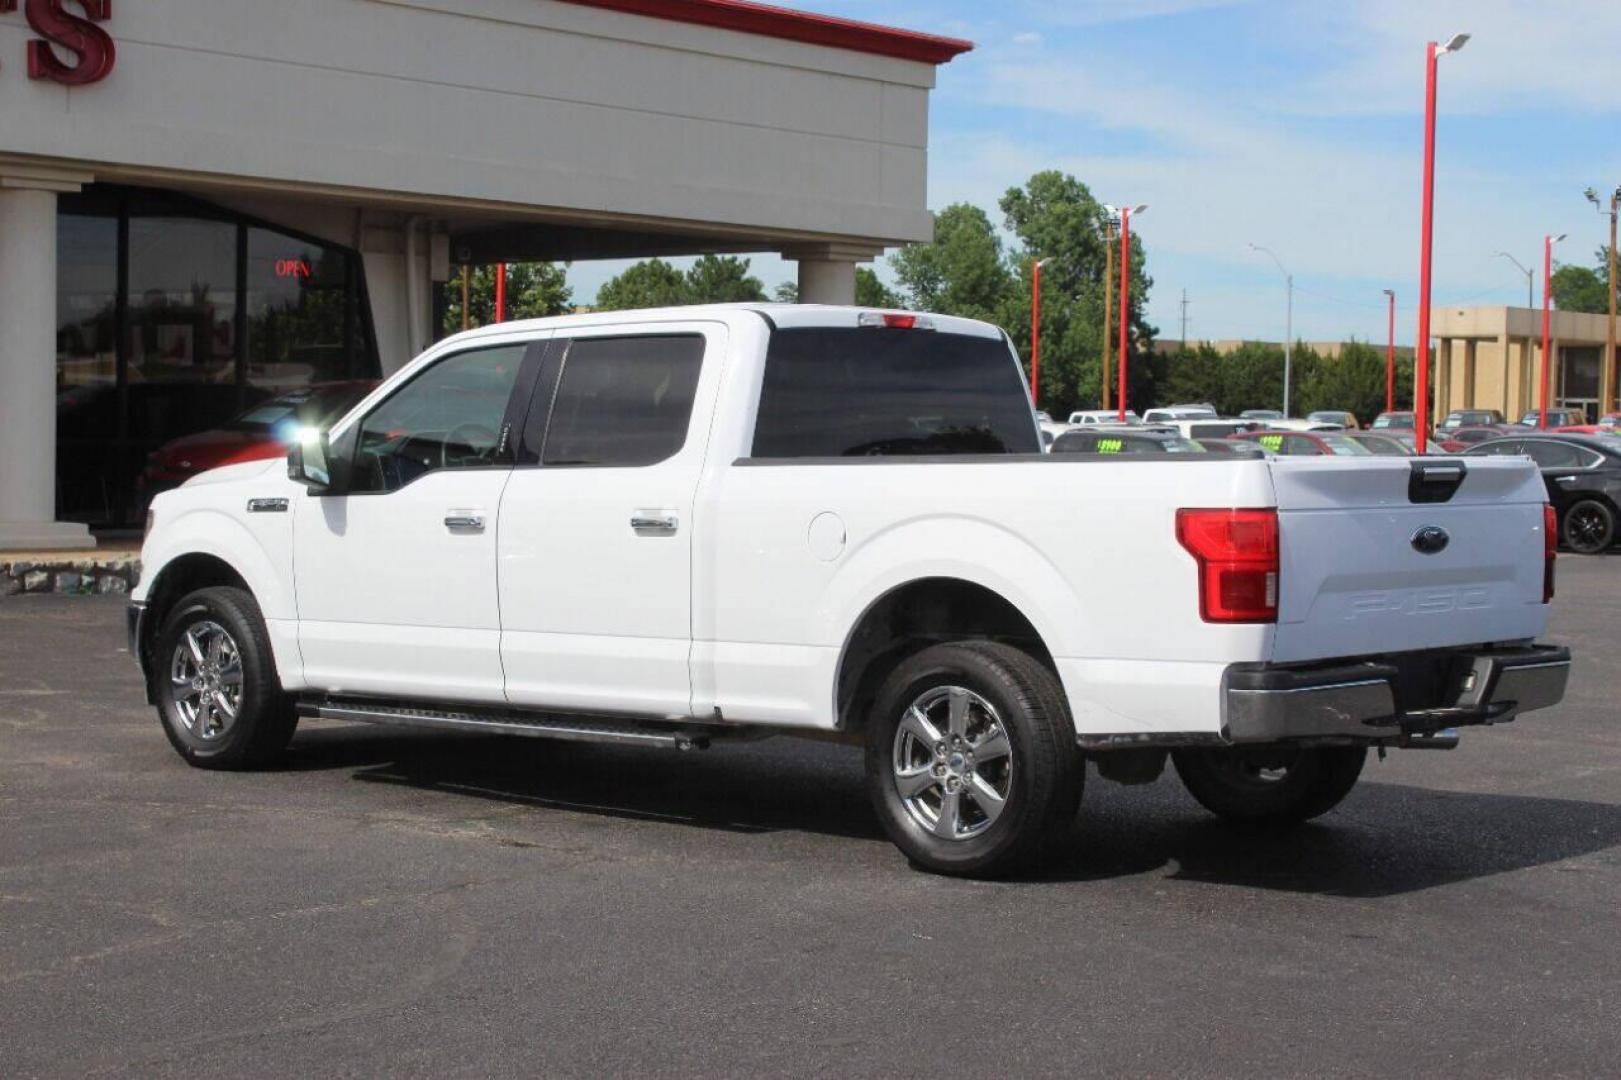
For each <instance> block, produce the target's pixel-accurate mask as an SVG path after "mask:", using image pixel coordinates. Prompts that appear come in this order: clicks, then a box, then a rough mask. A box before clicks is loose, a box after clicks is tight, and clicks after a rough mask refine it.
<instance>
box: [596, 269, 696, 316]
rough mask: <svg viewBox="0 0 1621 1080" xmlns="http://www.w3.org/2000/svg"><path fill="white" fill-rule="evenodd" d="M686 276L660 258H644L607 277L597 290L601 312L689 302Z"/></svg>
mask: <svg viewBox="0 0 1621 1080" xmlns="http://www.w3.org/2000/svg"><path fill="white" fill-rule="evenodd" d="M688 295H689V294H688V290H687V277H686V275H685V274H683V273H682V272H681V271H679V270H677V269H676V268H675V267H673V266H671V265H670V264H669V263H667V262H665V261H664V260H663V259H648V260H646V261H645V262H639V263H637V264H636V265H634V266H632V267H630V268H628V269H627V270H625V272H624V273H622V274H619V275H617V276H615V277H612V278H609V279H608V280H607V281H605V282H603V283H602V287H601V288H600V289H598V290H597V303H596V307H597V308H598V310H601V311H625V310H628V309H630V308H655V307H675V306H677V305H680V304H689V303H691V302H692V301H691V300H689V299H688Z"/></svg>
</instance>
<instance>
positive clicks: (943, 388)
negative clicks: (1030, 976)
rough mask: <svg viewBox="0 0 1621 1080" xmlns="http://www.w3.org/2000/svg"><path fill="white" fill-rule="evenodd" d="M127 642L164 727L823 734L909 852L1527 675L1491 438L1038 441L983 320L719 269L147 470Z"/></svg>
mask: <svg viewBox="0 0 1621 1080" xmlns="http://www.w3.org/2000/svg"><path fill="white" fill-rule="evenodd" d="M148 528H149V533H148V536H147V538H146V542H145V546H144V550H143V552H142V558H143V560H144V565H145V574H144V577H143V580H142V582H141V584H140V586H139V587H138V588H137V589H136V591H135V593H134V595H133V597H132V601H133V602H132V605H131V607H130V620H129V631H130V642H131V651H132V653H133V654H134V655H135V656H136V657H137V658H138V660H139V662H140V665H141V669H142V671H143V672H144V674H145V677H146V684H147V690H148V696H149V698H150V700H151V702H152V703H153V704H155V705H156V706H157V709H158V713H159V716H160V717H161V720H162V723H163V728H164V730H165V732H166V733H167V735H168V737H169V739H170V741H171V742H172V743H173V744H174V747H175V748H176V749H177V750H178V751H179V752H180V754H181V755H182V756H183V757H184V758H185V759H186V760H187V761H188V762H190V763H192V764H193V765H197V766H204V767H212V768H245V767H252V766H255V765H259V764H262V763H264V762H266V761H269V760H271V759H273V758H274V757H275V756H276V755H277V754H278V753H280V752H281V751H282V750H283V748H284V747H285V746H286V744H287V742H288V740H289V738H290V737H291V735H292V733H293V728H294V726H295V724H296V723H297V721H298V718H299V717H300V716H305V717H319V718H327V719H336V720H349V721H365V722H370V723H378V724H399V725H409V726H415V727H423V726H426V727H432V728H443V729H450V730H460V731H483V732H494V733H502V734H507V735H533V736H543V737H552V738H563V739H584V740H601V741H612V742H619V743H634V744H645V745H648V746H665V747H672V748H679V749H692V748H701V747H704V746H707V745H709V744H710V743H712V742H716V741H720V740H725V739H742V738H757V737H760V736H762V735H767V734H786V733H801V734H817V735H821V736H823V737H834V738H843V739H848V740H850V741H853V742H860V743H861V744H863V745H864V746H865V748H866V770H867V775H868V780H869V784H870V789H871V794H872V799H873V804H874V806H875V808H876V812H877V814H878V816H879V817H880V819H881V820H882V823H883V825H884V828H885V829H886V830H887V831H888V833H889V835H890V836H891V837H892V838H893V839H894V841H895V843H896V844H897V845H898V846H899V847H900V848H901V849H902V850H903V851H904V852H905V853H906V854H907V855H908V856H910V857H911V859H912V860H914V862H915V863H917V864H920V865H922V866H924V867H927V868H930V869H933V870H938V871H943V872H948V873H960V874H979V875H988V874H996V873H1004V872H1007V871H1009V870H1011V869H1013V868H1015V867H1018V866H1021V865H1023V864H1025V863H1027V862H1028V861H1029V860H1030V859H1031V858H1032V857H1033V856H1035V855H1037V853H1038V852H1040V851H1041V850H1043V849H1044V848H1046V846H1047V844H1048V841H1050V840H1051V839H1052V838H1053V837H1055V836H1060V837H1061V836H1063V835H1065V834H1066V833H1067V831H1068V829H1069V827H1070V824H1071V822H1072V821H1073V818H1074V815H1075V811H1076V807H1077V803H1078V800H1079V798H1080V794H1081V786H1082V781H1083V778H1084V775H1085V764H1086V762H1087V761H1089V760H1090V761H1092V762H1093V763H1094V764H1095V765H1096V767H1097V770H1098V772H1099V773H1100V774H1101V775H1102V776H1103V777H1105V778H1109V779H1113V780H1119V781H1123V782H1127V783H1133V782H1138V783H1140V782H1147V781H1151V780H1153V779H1155V778H1156V777H1158V776H1159V775H1160V773H1161V771H1162V770H1163V768H1164V765H1165V763H1166V761H1167V759H1169V760H1171V761H1173V762H1174V764H1175V767H1176V770H1177V772H1178V773H1179V775H1180V776H1181V778H1182V780H1183V782H1184V783H1185V784H1186V785H1187V787H1188V788H1189V790H1190V791H1191V792H1192V794H1193V795H1194V796H1195V798H1197V799H1198V800H1199V801H1200V802H1201V803H1202V804H1203V805H1204V806H1205V807H1207V808H1209V809H1210V810H1212V811H1214V812H1215V813H1217V814H1219V815H1222V816H1225V817H1227V818H1230V819H1237V820H1243V821H1250V822H1256V821H1260V822H1275V823H1283V822H1292V821H1299V820H1304V819H1306V818H1309V817H1312V816H1315V815H1317V814H1321V813H1323V812H1324V811H1326V810H1328V809H1329V808H1331V807H1333V806H1334V805H1335V804H1336V803H1338V802H1339V801H1340V800H1341V799H1342V798H1344V797H1345V795H1346V794H1347V793H1348V792H1349V791H1350V790H1351V787H1352V785H1353V784H1354V783H1355V782H1356V780H1357V777H1358V775H1359V773H1360V772H1361V770H1362V767H1363V763H1364V760H1365V758H1366V756H1367V753H1368V751H1369V750H1370V749H1374V748H1377V749H1378V750H1379V751H1380V752H1381V753H1382V752H1383V751H1384V749H1385V748H1390V747H1430V748H1434V747H1445V746H1449V745H1452V744H1453V743H1455V742H1456V740H1457V734H1456V729H1458V728H1461V727H1464V726H1467V725H1476V724H1491V723H1494V722H1501V721H1506V720H1510V719H1512V718H1513V717H1514V716H1516V715H1517V714H1518V713H1523V712H1526V711H1529V710H1532V709H1537V708H1542V707H1545V706H1548V705H1551V704H1554V703H1555V702H1557V701H1559V700H1560V698H1561V697H1562V696H1563V694H1564V689H1565V681H1566V676H1567V673H1568V670H1569V665H1570V657H1569V653H1568V652H1567V651H1566V650H1565V649H1563V648H1559V647H1555V646H1550V645H1545V644H1539V643H1538V642H1537V639H1538V637H1539V635H1541V634H1542V633H1543V632H1544V630H1545V628H1546V624H1547V618H1548V607H1547V604H1548V601H1549V598H1550V596H1551V595H1552V588H1553V558H1554V540H1553V532H1552V530H1551V527H1550V524H1549V516H1548V508H1547V504H1546V500H1545V496H1544V491H1543V485H1542V480H1541V478H1540V477H1539V475H1538V473H1537V470H1536V468H1535V467H1534V466H1533V465H1531V464H1530V463H1529V462H1522V461H1518V460H1513V459H1495V458H1480V459H1475V458H1471V459H1469V460H1468V461H1467V462H1465V461H1462V460H1459V459H1451V458H1415V459H1402V458H1388V457H1370V458H1364V459H1344V458H1333V457H1322V458H1275V459H1264V460H1263V459H1251V458H1241V457H1234V456H1232V455H1225V454H1224V455H1214V454H1212V455H1208V456H1206V455H1197V454H1176V455H1151V456H1150V455H1144V456H1140V457H1121V456H1118V455H1089V454H1060V455H1044V454H1042V453H1041V452H1040V443H1039V441H1038V434H1037V427H1036V421H1035V418H1034V415H1033V412H1032V409H1031V406H1030V401H1029V397H1028V391H1027V388H1026V385H1025V382H1024V379H1023V376H1022V373H1021V369H1020V366H1019V361H1018V358H1017V356H1016V354H1015V353H1014V351H1013V349H1012V347H1011V345H1010V343H1009V341H1008V339H1007V337H1006V335H1004V334H1003V333H1002V332H1001V331H999V330H998V329H996V328H995V327H992V326H988V325H985V324H983V323H977V322H970V321H967V320H962V319H956V318H949V317H944V316H932V315H914V314H909V313H906V314H903V313H897V312H874V311H862V310H857V309H853V308H837V307H814V306H803V307H800V306H784V305H743V306H722V307H694V308H683V309H671V310H661V311H642V312H610V313H597V314H590V315H581V316H568V317H564V318H558V319H546V320H540V321H534V322H519V323H507V324H501V325H496V326H491V327H486V328H484V329H482V330H477V331H473V332H471V333H467V334H462V335H459V336H456V337H453V338H450V339H449V340H446V341H443V342H441V343H439V344H438V345H436V346H434V347H433V348H432V349H431V350H430V351H429V352H427V353H426V354H425V355H423V356H421V357H420V358H418V359H417V360H415V361H414V362H412V363H411V364H409V365H408V366H407V367H406V368H404V369H403V370H401V371H400V372H398V373H397V374H396V375H394V376H393V377H392V378H390V379H389V380H387V382H385V383H384V384H383V385H382V386H380V387H379V388H378V389H377V390H376V391H375V392H373V393H372V394H371V395H370V396H369V397H367V398H366V399H365V400H364V401H362V402H361V403H360V404H359V405H358V406H356V407H355V409H354V410H353V411H352V412H351V413H349V415H347V416H346V417H344V419H343V420H341V421H340V422H338V423H337V424H336V425H335V426H334V427H333V428H332V429H331V431H330V432H323V433H316V432H309V433H306V437H305V438H304V439H303V440H302V442H301V444H300V445H299V446H298V447H297V448H295V449H294V451H293V452H292V453H291V454H290V455H289V456H288V458H287V459H286V460H285V461H274V462H255V463H251V464H243V465H234V466H229V467H226V468H222V469H216V470H214V471H212V472H208V473H205V474H203V475H201V476H198V477H196V478H194V479H193V480H191V481H189V482H188V483H187V484H186V485H185V486H184V487H182V488H180V489H178V490H176V491H172V492H168V493H165V494H163V495H160V496H158V498H157V500H156V502H155V503H154V505H153V509H152V519H151V520H150V521H149V523H148Z"/></svg>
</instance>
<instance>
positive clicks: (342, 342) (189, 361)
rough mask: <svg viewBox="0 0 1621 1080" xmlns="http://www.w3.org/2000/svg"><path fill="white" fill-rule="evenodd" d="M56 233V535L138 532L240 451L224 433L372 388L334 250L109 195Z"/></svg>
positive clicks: (357, 295) (167, 197) (366, 350)
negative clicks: (104, 529)
mask: <svg viewBox="0 0 1621 1080" xmlns="http://www.w3.org/2000/svg"><path fill="white" fill-rule="evenodd" d="M57 220H58V240H57V243H58V252H59V255H58V267H59V269H58V280H57V293H58V295H57V309H58V312H59V316H60V317H59V325H58V332H57V386H58V390H59V393H58V404H57V488H58V515H59V516H60V517H61V518H62V519H63V520H69V521H85V522H89V523H90V524H92V525H101V526H131V525H135V524H137V523H138V522H139V521H140V518H141V516H142V514H143V513H144V510H145V505H146V503H147V502H148V501H149V500H150V498H151V497H152V496H153V495H154V494H156V493H157V492H158V491H161V490H164V489H165V488H168V487H173V486H175V485H176V484H179V483H182V482H184V481H185V480H186V479H187V478H189V477H190V476H193V475H195V474H196V473H198V472H202V471H203V470H205V469H209V468H213V467H215V466H217V465H220V464H226V463H228V462H229V461H230V460H232V457H233V455H236V454H239V453H242V452H244V451H247V452H251V451H252V447H251V446H250V445H248V444H250V443H252V442H253V439H254V438H256V437H257V436H256V435H255V433H253V432H251V431H247V430H246V429H242V428H240V427H239V426H233V425H232V423H231V421H232V418H233V417H236V416H238V415H239V414H241V413H242V412H243V410H245V409H248V408H250V407H251V406H254V405H256V404H258V403H260V402H263V401H265V400H267V399H270V398H273V397H277V396H280V395H284V394H288V393H293V394H297V393H299V392H301V391H303V390H305V389H306V388H308V387H310V386H312V385H319V384H323V383H342V385H339V386H334V387H331V388H330V392H331V393H335V394H351V395H352V394H355V393H363V392H364V390H365V388H366V386H367V385H368V384H367V383H366V382H365V380H372V379H376V378H377V375H378V364H377V356H376V349H375V347H374V345H373V341H374V338H373V336H372V334H371V331H370V324H369V321H368V319H367V312H366V307H367V305H366V304H365V302H364V287H363V283H362V276H361V268H360V265H359V260H358V259H357V258H356V257H355V256H354V254H353V253H352V252H350V251H348V250H346V249H344V248H339V247H333V246H330V245H324V244H321V243H319V242H316V241H313V240H311V239H308V238H302V237H297V236H294V235H292V234H289V233H286V232H284V231H281V230H277V229H273V228H270V227H268V226H265V225H263V224H261V223H259V222H257V221H252V220H248V219H246V218H242V217H240V216H238V215H235V214H232V213H229V212H227V211H225V210H222V209H220V208H218V207H215V206H212V205H210V204H207V203H204V202H201V201H199V200H194V199H190V198H187V197H185V196H181V195H177V194H171V193H167V192H161V191H153V190H149V189H140V188H124V187H118V186H114V185H103V184H93V185H90V186H89V187H87V188H85V190H84V191H83V192H82V193H79V194H75V195H69V196H65V197H64V198H63V199H62V200H61V203H60V204H59V210H58V218H57ZM345 380H358V382H354V383H350V382H345ZM325 392H326V391H323V393H325ZM265 437H267V438H268V437H269V436H265Z"/></svg>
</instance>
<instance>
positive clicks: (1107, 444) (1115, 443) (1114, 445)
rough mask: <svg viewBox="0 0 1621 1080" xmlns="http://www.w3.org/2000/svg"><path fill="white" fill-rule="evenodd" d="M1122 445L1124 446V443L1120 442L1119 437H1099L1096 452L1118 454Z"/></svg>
mask: <svg viewBox="0 0 1621 1080" xmlns="http://www.w3.org/2000/svg"><path fill="white" fill-rule="evenodd" d="M1123 446H1125V443H1124V442H1122V441H1121V440H1119V439H1099V440H1098V453H1100V454H1118V453H1120V449H1121V447H1123Z"/></svg>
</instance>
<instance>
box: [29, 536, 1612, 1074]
mask: <svg viewBox="0 0 1621 1080" xmlns="http://www.w3.org/2000/svg"><path fill="white" fill-rule="evenodd" d="M1560 575H1561V576H1560V589H1561V595H1560V597H1559V599H1558V600H1557V607H1556V611H1555V618H1554V628H1553V632H1552V633H1551V634H1550V635H1549V636H1550V638H1551V639H1553V640H1559V641H1563V642H1566V643H1568V644H1570V645H1572V646H1573V647H1574V648H1575V649H1576V650H1577V667H1576V673H1575V675H1574V676H1573V685H1572V689H1571V693H1570V696H1569V698H1568V700H1567V701H1566V703H1565V704H1564V705H1562V706H1560V707H1559V708H1557V709H1555V710H1551V711H1547V712H1543V713H1538V714H1534V715H1532V716H1528V717H1526V718H1524V719H1522V720H1520V721H1518V722H1516V723H1513V724H1511V725H1508V726H1506V727H1502V728H1498V729H1495V730H1491V731H1480V732H1475V733H1472V734H1471V733H1466V734H1465V739H1464V744H1463V746H1462V747H1461V748H1460V749H1459V750H1456V751H1453V752H1450V753H1433V752H1418V751H1410V752H1406V753H1399V752H1398V753H1393V754H1392V755H1391V756H1390V758H1389V760H1388V761H1386V762H1383V763H1378V762H1370V765H1369V769H1368V771H1367V773H1365V774H1364V780H1363V783H1362V784H1361V786H1359V787H1358V789H1357V790H1356V791H1355V792H1354V793H1353V794H1352V795H1351V797H1350V798H1349V799H1348V800H1347V801H1346V803H1345V804H1344V805H1343V806H1342V807H1341V808H1340V809H1339V810H1337V811H1336V812H1334V813H1332V814H1330V815H1328V816H1327V817H1326V818H1324V819H1322V820H1321V822H1320V823H1318V824H1314V825H1312V826H1309V827H1307V828H1305V829H1303V830H1301V831H1299V832H1296V833H1293V834H1290V835H1287V836H1282V837H1265V836H1255V835H1247V834H1243V833H1237V832H1233V831H1231V830H1229V829H1227V828H1226V827H1224V826H1222V825H1219V824H1217V823H1216V822H1215V821H1214V820H1213V819H1211V818H1208V817H1206V816H1205V815H1204V814H1203V813H1202V812H1201V811H1200V809H1199V808H1198V807H1197V806H1196V805H1195V804H1194V803H1193V801H1192V800H1191V799H1190V798H1189V797H1188V796H1186V795H1185V794H1184V793H1183V792H1182V790H1181V789H1180V787H1179V786H1178V785H1177V783H1176V782H1175V780H1174V779H1173V778H1171V777H1169V776H1168V777H1166V778H1162V779H1161V780H1160V782H1158V783H1157V784H1154V785H1152V786H1148V787H1139V788H1123V787H1118V786H1115V785H1112V784H1108V783H1105V782H1102V781H1099V780H1097V779H1096V777H1095V774H1094V775H1093V776H1092V777H1091V778H1090V783H1089V786H1088V790H1087V794H1086V800H1085V804H1084V806H1083V809H1082V813H1081V816H1080V818H1079V820H1078V821H1077V823H1076V830H1075V835H1074V843H1073V848H1072V851H1071V854H1070V856H1069V857H1068V858H1067V859H1066V860H1065V861H1063V862H1062V863H1061V864H1059V865H1057V866H1055V867H1053V868H1051V870H1050V871H1049V873H1048V874H1047V875H1046V876H1044V877H1042V878H1041V879H1039V880H1031V881H1023V882H1017V883H1003V884H986V883H975V882H961V881H952V880H945V879H941V878H935V877H929V876H926V875H923V874H920V873H917V872H914V871H912V870H910V869H909V868H908V867H907V865H906V864H905V862H904V861H903V860H902V858H901V857H900V856H899V855H898V854H897V852H896V851H895V850H894V849H893V848H892V847H891V846H890V845H889V843H888V842H887V841H885V840H884V839H883V838H882V836H881V835H880V834H879V831H878V826H877V823H876V821H875V819H874V817H873V815H872V814H871V812H870V811H869V810H868V807H867V803H866V801H865V797H864V794H863V790H862V785H861V773H860V762H859V756H858V754H857V753H856V752H855V751H854V750H851V749H848V748H843V747H837V746H830V745H826V744H820V743H812V742H803V741H799V740H790V739H779V740H773V741H770V742H766V743H760V744H754V745H749V746H738V747H721V748H717V749H714V750H710V751H707V752H704V753H697V754H690V755H676V754H674V753H673V752H660V751H648V750H634V749H618V748H602V747H590V746H578V745H563V744H550V743H540V742H531V741H526V740H504V739H494V738H480V737H458V736H446V735H439V734H415V733H412V734H401V733H397V732H392V731H387V730H381V729H374V728H366V727H350V726H343V725H337V724H325V723H320V724H308V725H306V726H305V727H303V728H301V729H300V732H299V734H298V736H297V737H296V738H295V740H294V742H293V746H292V751H291V754H290V757H289V759H288V762H287V765H286V767H285V768H284V769H281V770H278V771H273V772H266V773H259V774H243V775H230V774H215V773H207V772H201V771H194V770H191V769H188V768H187V767H186V766H185V765H184V764H182V762H181V761H180V759H179V758H178V757H177V756H176V755H175V754H174V753H173V751H171V750H170V748H169V746H168V743H167V742H166V741H165V740H164V738H163V735H162V733H161V732H160V730H159V727H158V721H157V719H156V717H155V716H154V714H153V713H152V711H151V710H149V709H148V708H147V707H146V706H145V705H144V704H142V701H141V694H140V689H139V685H138V679H137V675H136V673H135V670H134V668H133V666H132V665H131V663H130V661H129V657H128V656H127V654H125V653H124V651H123V612H122V606H121V604H120V603H118V602H114V601H111V600H106V599H102V598H71V599H70V598H57V597H39V598H24V597H19V598H11V599H6V600H3V601H0V1063H3V1065H0V1072H3V1073H5V1074H6V1075H9V1076H32V1075H86V1074H101V1073H120V1074H138V1075H142V1076H170V1075H198V1074H232V1075H252V1074H279V1075H376V1074H380V1073H384V1072H387V1073H390V1074H394V1075H422V1076H445V1075H490V1074H496V1073H508V1074H516V1073H522V1074H537V1073H544V1074H549V1075H575V1076H599V1075H610V1074H619V1075H671V1076H677V1075H693V1076H696V1075H703V1076H715V1075H739V1074H750V1075H783V1074H809V1073H818V1074H824V1075H838V1076H844V1075H871V1074H889V1075H899V1076H924V1075H956V1076H1001V1075H1012V1074H1046V1075H1054V1074H1066V1075H1074V1074H1095V1073H1098V1072H1109V1073H1119V1072H1128V1071H1129V1072H1133V1073H1152V1074H1166V1073H1178V1074H1237V1073H1263V1074H1291V1075H1298V1074H1307V1073H1311V1074H1321V1073H1332V1074H1360V1075H1371V1074H1388V1073H1404V1074H1405V1073H1442V1072H1444V1073H1448V1074H1465V1075H1480V1074H1499V1075H1500V1074H1529V1073H1536V1074H1538V1075H1543V1076H1551V1075H1601V1074H1604V1075H1614V1074H1615V1072H1616V1070H1617V1067H1618V1063H1621V725H1618V724H1617V723H1616V715H1615V697H1616V690H1617V687H1618V686H1621V681H1618V675H1621V661H1618V659H1617V655H1616V654H1617V630H1616V627H1617V626H1621V557H1611V558H1595V559H1581V558H1571V557H1566V558H1562V559H1561V560H1560Z"/></svg>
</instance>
